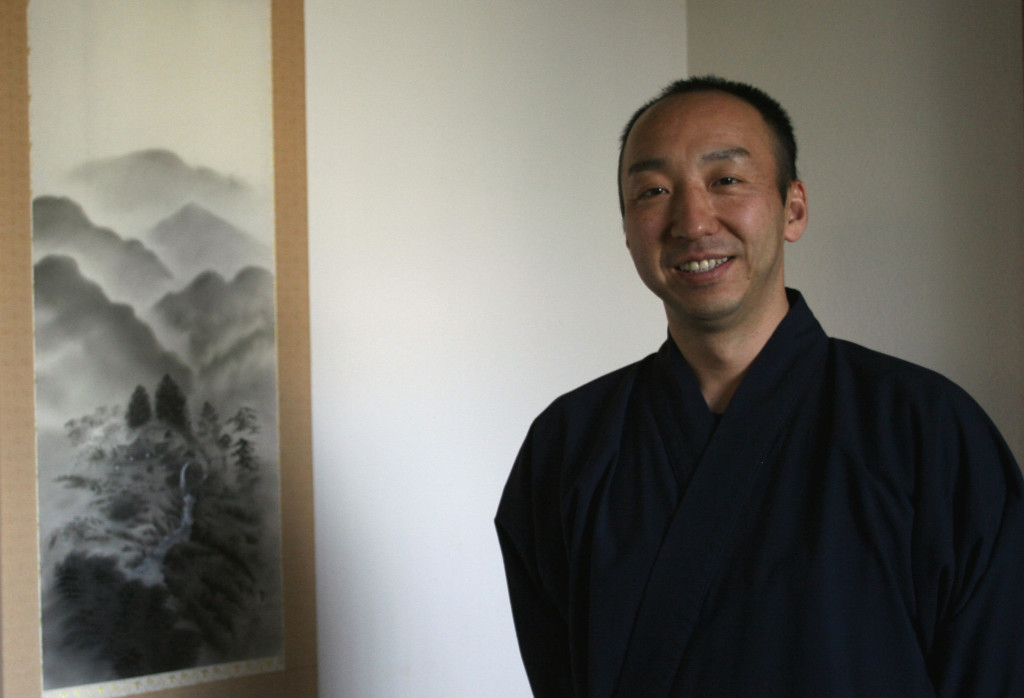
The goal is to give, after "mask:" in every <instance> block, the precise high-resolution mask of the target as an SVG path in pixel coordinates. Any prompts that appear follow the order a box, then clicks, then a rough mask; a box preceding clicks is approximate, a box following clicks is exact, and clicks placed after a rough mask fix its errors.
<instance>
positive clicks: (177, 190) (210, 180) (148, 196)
mask: <svg viewBox="0 0 1024 698" xmlns="http://www.w3.org/2000/svg"><path fill="white" fill-rule="evenodd" d="M71 179H72V180H73V181H76V182H79V183H87V184H88V185H89V186H90V187H92V188H93V189H95V191H97V192H99V193H101V197H100V203H102V204H103V205H104V206H105V207H108V208H117V209H123V210H131V209H134V208H139V207H150V206H156V207H159V206H164V207H167V208H168V209H172V210H173V208H176V207H177V206H179V205H180V203H181V202H182V201H191V200H196V199H198V200H204V199H209V198H217V199H219V198H232V197H238V196H242V195H243V194H245V192H246V189H247V188H246V185H245V184H244V183H243V182H242V181H240V180H238V179H236V178H234V177H228V176H225V175H222V174H219V173H217V172H215V171H214V170H211V169H209V168H207V167H192V166H190V165H188V164H187V163H186V162H185V161H184V160H182V159H181V158H180V157H179V156H178V155H177V154H175V153H173V152H171V151H169V150H163V149H159V148H153V149H150V150H140V151H136V152H133V153H128V154H127V155H119V156H117V157H112V158H104V159H102V160H92V161H90V162H87V163H84V164H82V165H80V166H78V167H76V168H75V169H74V170H72V172H71Z"/></svg>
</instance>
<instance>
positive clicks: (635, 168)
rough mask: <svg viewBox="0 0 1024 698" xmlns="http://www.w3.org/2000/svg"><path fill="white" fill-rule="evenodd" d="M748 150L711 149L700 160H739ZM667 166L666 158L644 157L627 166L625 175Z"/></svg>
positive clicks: (661, 168)
mask: <svg viewBox="0 0 1024 698" xmlns="http://www.w3.org/2000/svg"><path fill="white" fill-rule="evenodd" d="M749 157H750V151H749V150H747V149H746V148H743V147H741V146H736V147H735V148H723V149H722V150H713V151H711V152H710V153H705V154H704V155H702V156H701V158H700V159H701V162H721V161H722V160H739V159H741V158H749ZM667 167H668V158H646V159H644V160H638V161H637V162H634V163H633V164H632V165H630V166H629V169H627V170H626V176H627V177H628V176H630V175H634V174H636V173H638V172H648V171H650V170H664V169H666V168H667Z"/></svg>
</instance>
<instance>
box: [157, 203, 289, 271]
mask: <svg viewBox="0 0 1024 698" xmlns="http://www.w3.org/2000/svg"><path fill="white" fill-rule="evenodd" d="M147 239H148V240H149V241H150V244H152V246H153V247H154V248H155V249H156V250H158V251H159V252H160V255H161V257H162V258H163V259H164V260H165V261H166V262H167V264H168V265H170V267H171V268H172V269H173V270H174V271H175V273H176V274H177V275H178V276H179V277H181V278H184V279H191V278H194V277H196V276H198V275H200V274H201V273H203V272H205V271H216V272H218V273H219V274H222V275H223V276H226V277H230V276H234V275H235V274H236V273H238V272H239V271H240V270H241V269H243V268H244V267H247V266H252V265H258V266H263V267H267V268H270V267H271V266H272V265H273V255H272V254H271V251H270V249H269V248H268V247H266V246H265V245H262V244H260V243H259V242H257V241H256V240H255V239H254V238H253V237H252V236H251V235H249V234H247V233H245V232H243V231H242V230H240V229H238V228H237V227H235V226H234V225H232V224H231V223H229V222H228V221H226V220H224V219H223V218H221V217H220V216H217V215H215V214H213V213H211V212H210V211H209V210H207V209H206V208H204V207H202V206H200V205H198V204H195V203H188V204H186V205H184V206H182V207H181V208H180V209H178V210H177V211H175V212H174V214H172V215H171V216H169V217H167V218H165V219H163V220H162V221H160V222H159V223H157V224H156V225H155V226H153V228H152V229H151V230H150V231H149V233H148V235H147Z"/></svg>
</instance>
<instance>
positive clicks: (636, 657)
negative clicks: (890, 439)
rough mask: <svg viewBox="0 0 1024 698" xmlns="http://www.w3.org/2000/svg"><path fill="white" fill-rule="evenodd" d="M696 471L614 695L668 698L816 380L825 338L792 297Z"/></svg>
mask: <svg viewBox="0 0 1024 698" xmlns="http://www.w3.org/2000/svg"><path fill="white" fill-rule="evenodd" d="M790 303H791V309H790V312H789V314H788V315H787V316H786V318H785V319H784V320H783V322H782V323H781V324H780V325H779V327H778V328H777V330H776V332H775V334H774V335H773V336H772V338H771V339H770V340H769V342H768V344H767V345H766V346H765V348H764V349H763V350H762V352H761V354H760V355H759V356H758V357H757V359H756V360H755V361H754V364H753V365H752V366H751V368H750V370H749V371H748V373H747V376H746V377H745V378H744V380H743V383H742V385H741V386H740V389H739V390H737V392H736V395H735V396H734V397H733V399H732V401H731V403H730V405H729V409H728V410H727V411H726V414H725V415H724V416H723V417H722V421H721V423H720V424H719V426H718V428H717V429H716V431H715V433H714V434H713V435H712V437H711V440H710V442H709V443H708V445H707V448H706V450H705V451H704V453H703V455H702V456H700V458H699V460H698V462H697V463H696V467H695V469H694V471H693V475H692V479H690V482H689V486H688V487H687V488H686V490H685V493H684V494H683V497H682V500H681V502H680V504H679V506H678V508H677V509H676V513H675V514H674V516H673V518H672V521H671V523H670V524H669V527H668V531H667V533H666V535H665V537H664V539H663V541H662V545H661V548H660V550H659V553H658V555H657V558H656V560H655V562H654V565H653V567H652V568H651V572H650V577H649V578H648V581H647V587H646V589H645V591H644V595H643V598H642V600H641V602H640V606H639V610H638V612H637V616H636V622H635V624H634V626H633V632H632V634H631V637H630V640H629V644H628V646H627V649H626V655H625V660H624V663H623V668H622V673H621V674H620V677H619V681H618V689H617V691H616V695H618V696H621V697H622V698H639V697H642V696H643V697H646V696H650V697H652V698H653V697H654V696H667V695H669V692H670V690H671V688H672V684H673V681H674V679H675V676H676V672H677V670H678V667H679V663H680V661H681V659H682V657H683V654H684V652H685V650H686V647H687V644H688V642H689V640H690V637H691V635H692V633H693V629H694V625H695V623H696V620H697V618H698V616H699V614H700V610H701V606H702V605H703V603H704V599H705V597H706V594H707V591H708V588H709V586H710V585H711V583H712V581H713V580H714V579H715V577H716V575H717V573H718V572H719V570H720V568H721V563H722V560H723V559H724V558H725V556H726V553H727V551H728V549H729V545H730V541H731V540H732V538H733V536H734V533H735V526H736V522H737V520H738V518H739V516H740V514H741V512H742V511H743V508H744V506H745V504H746V503H747V502H748V500H749V499H750V496H751V493H752V491H753V489H754V486H755V483H756V482H757V480H758V475H759V474H760V473H761V472H763V470H764V469H765V468H770V467H772V466H773V463H774V460H775V459H776V457H777V455H778V454H777V453H775V452H774V451H775V450H776V449H775V447H776V445H777V444H778V443H779V441H780V437H781V435H782V434H783V433H784V431H785V426H786V424H787V423H788V421H789V419H790V417H791V415H792V414H793V412H794V410H795V409H796V407H797V406H798V405H799V403H800V401H801V398H802V397H803V396H804V395H805V394H806V393H807V391H808V390H809V389H810V388H811V387H812V385H813V384H814V383H815V382H816V380H818V379H819V377H820V376H821V375H822V368H823V366H824V362H825V358H826V354H827V339H826V337H825V334H824V332H823V331H822V330H821V327H820V326H819V325H818V323H817V321H816V320H815V319H814V317H813V315H811V313H810V310H808V309H807V306H806V304H804V302H803V300H802V298H800V296H799V295H798V294H796V293H795V292H793V293H791V295H790Z"/></svg>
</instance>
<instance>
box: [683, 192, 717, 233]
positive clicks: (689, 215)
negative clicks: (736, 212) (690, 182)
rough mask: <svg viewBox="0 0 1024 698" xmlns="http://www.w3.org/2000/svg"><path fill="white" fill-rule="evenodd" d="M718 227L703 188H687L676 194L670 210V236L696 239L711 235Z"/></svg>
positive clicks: (712, 207) (708, 198) (709, 199)
mask: <svg viewBox="0 0 1024 698" xmlns="http://www.w3.org/2000/svg"><path fill="white" fill-rule="evenodd" d="M717 227H718V221H717V218H716V217H715V214H714V206H713V205H712V202H711V197H710V196H709V194H708V192H707V191H706V190H705V189H703V188H698V187H689V188H686V189H683V190H682V191H677V192H676V197H675V201H673V210H672V236H673V237H678V238H690V239H696V238H699V237H702V236H704V235H711V234H712V233H714V232H715V230H716V229H717Z"/></svg>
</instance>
